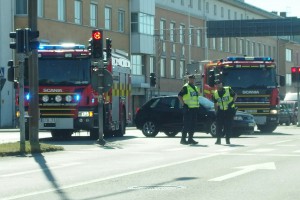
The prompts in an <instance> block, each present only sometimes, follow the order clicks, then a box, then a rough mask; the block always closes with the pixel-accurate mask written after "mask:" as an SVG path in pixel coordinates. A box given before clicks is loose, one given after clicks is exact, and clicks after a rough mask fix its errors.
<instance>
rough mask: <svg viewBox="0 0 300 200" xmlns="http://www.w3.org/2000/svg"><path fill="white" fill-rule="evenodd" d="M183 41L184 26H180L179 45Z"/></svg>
mask: <svg viewBox="0 0 300 200" xmlns="http://www.w3.org/2000/svg"><path fill="white" fill-rule="evenodd" d="M184 40H185V38H184V25H180V27H179V42H180V43H181V44H183V43H184Z"/></svg>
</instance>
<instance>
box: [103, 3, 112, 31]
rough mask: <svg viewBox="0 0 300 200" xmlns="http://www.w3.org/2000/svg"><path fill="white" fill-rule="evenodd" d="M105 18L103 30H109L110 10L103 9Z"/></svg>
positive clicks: (107, 8)
mask: <svg viewBox="0 0 300 200" xmlns="http://www.w3.org/2000/svg"><path fill="white" fill-rule="evenodd" d="M104 12H105V16H104V18H105V19H104V21H105V29H107V30H111V8H109V7H105V11H104Z"/></svg>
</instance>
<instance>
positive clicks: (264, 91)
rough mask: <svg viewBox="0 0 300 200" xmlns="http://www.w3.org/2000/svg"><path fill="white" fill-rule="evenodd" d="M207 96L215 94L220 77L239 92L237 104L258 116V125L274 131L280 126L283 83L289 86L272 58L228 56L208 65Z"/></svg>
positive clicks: (206, 72)
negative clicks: (280, 91)
mask: <svg viewBox="0 0 300 200" xmlns="http://www.w3.org/2000/svg"><path fill="white" fill-rule="evenodd" d="M204 70H205V73H204V78H203V82H204V84H203V87H204V88H203V89H204V95H205V96H206V97H208V98H211V97H212V94H213V92H214V91H215V89H216V88H215V86H214V79H215V77H216V76H218V78H219V79H220V80H221V81H222V83H223V85H224V86H231V88H232V89H233V90H234V91H235V92H236V93H237V95H238V98H237V100H236V102H235V105H236V106H237V107H238V109H239V110H241V111H245V112H248V113H250V114H252V115H253V116H254V119H255V122H256V124H257V128H258V129H259V130H260V131H262V132H273V131H274V130H275V129H276V127H277V125H278V120H279V119H278V112H279V110H278V109H279V100H280V98H279V86H284V85H285V79H284V76H279V77H280V78H279V84H278V81H277V76H278V75H277V71H276V64H275V62H274V60H273V59H272V58H270V57H227V58H226V59H221V60H217V61H212V62H209V63H207V64H206V65H205V68H204Z"/></svg>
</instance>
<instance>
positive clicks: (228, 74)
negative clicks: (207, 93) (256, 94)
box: [222, 68, 277, 88]
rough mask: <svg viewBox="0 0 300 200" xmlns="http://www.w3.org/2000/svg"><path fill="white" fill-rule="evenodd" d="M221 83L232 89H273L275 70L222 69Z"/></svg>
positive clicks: (275, 84)
mask: <svg viewBox="0 0 300 200" xmlns="http://www.w3.org/2000/svg"><path fill="white" fill-rule="evenodd" d="M222 81H223V84H224V85H228V86H231V87H233V88H275V87H277V82H276V71H275V68H224V69H223V75H222Z"/></svg>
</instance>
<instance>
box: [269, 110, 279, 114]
mask: <svg viewBox="0 0 300 200" xmlns="http://www.w3.org/2000/svg"><path fill="white" fill-rule="evenodd" d="M270 114H272V115H276V114H278V110H270Z"/></svg>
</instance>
